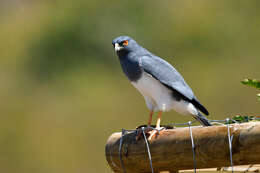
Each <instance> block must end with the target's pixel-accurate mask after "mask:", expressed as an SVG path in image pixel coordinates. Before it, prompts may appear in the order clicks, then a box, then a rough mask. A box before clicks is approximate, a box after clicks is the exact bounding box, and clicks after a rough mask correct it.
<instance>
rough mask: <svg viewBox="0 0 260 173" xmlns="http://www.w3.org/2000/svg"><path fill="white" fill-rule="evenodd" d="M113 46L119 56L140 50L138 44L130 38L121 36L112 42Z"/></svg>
mask: <svg viewBox="0 0 260 173" xmlns="http://www.w3.org/2000/svg"><path fill="white" fill-rule="evenodd" d="M112 45H113V47H114V49H115V51H116V53H117V54H127V53H129V52H131V51H134V50H136V48H138V44H137V43H136V41H134V40H133V39H132V38H130V37H128V36H120V37H117V38H115V39H114V40H113V41H112Z"/></svg>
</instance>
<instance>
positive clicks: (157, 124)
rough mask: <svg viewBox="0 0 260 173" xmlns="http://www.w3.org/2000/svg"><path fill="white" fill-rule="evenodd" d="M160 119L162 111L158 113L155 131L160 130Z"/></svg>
mask: <svg viewBox="0 0 260 173" xmlns="http://www.w3.org/2000/svg"><path fill="white" fill-rule="evenodd" d="M161 118H162V111H159V113H158V117H157V121H156V129H160V124H161Z"/></svg>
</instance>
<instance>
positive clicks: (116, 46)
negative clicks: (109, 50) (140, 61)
mask: <svg viewBox="0 0 260 173" xmlns="http://www.w3.org/2000/svg"><path fill="white" fill-rule="evenodd" d="M121 49H123V47H121V46H120V45H119V44H118V43H116V44H115V51H116V52H118V51H120V50H121Z"/></svg>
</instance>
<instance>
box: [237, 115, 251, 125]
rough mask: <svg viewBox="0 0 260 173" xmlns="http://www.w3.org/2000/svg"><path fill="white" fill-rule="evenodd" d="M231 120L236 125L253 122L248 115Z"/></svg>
mask: <svg viewBox="0 0 260 173" xmlns="http://www.w3.org/2000/svg"><path fill="white" fill-rule="evenodd" d="M232 120H235V121H236V122H238V123H244V122H249V121H253V120H255V117H254V116H248V115H244V116H242V115H236V116H234V117H233V118H232Z"/></svg>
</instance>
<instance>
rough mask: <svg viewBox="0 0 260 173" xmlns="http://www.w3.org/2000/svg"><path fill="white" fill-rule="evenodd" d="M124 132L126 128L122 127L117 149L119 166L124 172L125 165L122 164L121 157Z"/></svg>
mask: <svg viewBox="0 0 260 173" xmlns="http://www.w3.org/2000/svg"><path fill="white" fill-rule="evenodd" d="M125 132H126V130H125V129H122V135H121V138H120V143H119V151H118V154H119V160H120V163H121V167H122V169H123V172H124V173H126V170H125V165H124V162H123V159H122V145H123V138H124V135H125Z"/></svg>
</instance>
